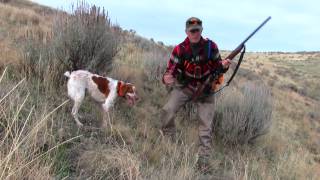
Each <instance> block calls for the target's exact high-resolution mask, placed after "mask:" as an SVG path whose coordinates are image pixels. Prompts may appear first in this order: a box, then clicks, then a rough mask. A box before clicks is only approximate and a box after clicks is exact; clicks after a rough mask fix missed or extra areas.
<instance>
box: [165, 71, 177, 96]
mask: <svg viewBox="0 0 320 180" xmlns="http://www.w3.org/2000/svg"><path fill="white" fill-rule="evenodd" d="M162 80H163V83H164V84H165V85H166V89H167V91H168V92H170V91H171V90H172V89H173V87H174V84H175V81H176V80H175V78H174V77H173V75H172V74H170V73H165V74H164V75H163V79H162Z"/></svg>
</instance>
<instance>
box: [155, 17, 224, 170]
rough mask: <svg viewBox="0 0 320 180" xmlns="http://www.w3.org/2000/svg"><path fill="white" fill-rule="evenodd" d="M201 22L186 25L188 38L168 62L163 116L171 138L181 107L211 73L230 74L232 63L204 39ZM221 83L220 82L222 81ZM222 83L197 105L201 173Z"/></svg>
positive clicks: (208, 89) (214, 85)
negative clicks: (216, 98) (168, 93)
mask: <svg viewBox="0 0 320 180" xmlns="http://www.w3.org/2000/svg"><path fill="white" fill-rule="evenodd" d="M202 30H203V28H202V21H201V20H200V19H199V18H196V17H191V18H189V19H188V20H187V21H186V29H185V32H186V34H187V38H186V39H185V40H184V41H183V42H182V43H180V44H179V45H177V46H176V47H175V48H174V49H173V52H172V54H171V57H170V59H169V61H168V66H167V69H166V72H165V73H164V75H163V79H162V80H163V83H164V84H165V85H166V86H167V87H169V88H170V89H172V91H171V92H170V98H169V101H168V102H167V104H165V105H164V107H163V108H162V112H161V120H162V132H163V134H164V135H166V136H170V137H171V138H172V137H174V136H175V122H174V116H175V114H176V113H177V111H178V110H179V108H180V107H181V106H183V105H184V104H185V103H186V102H188V101H190V100H191V99H192V96H193V94H194V93H195V91H196V90H197V88H198V87H199V84H202V83H203V82H204V81H205V80H206V79H207V78H208V77H209V76H211V75H212V73H213V72H214V71H216V70H221V72H223V73H225V72H226V71H227V70H228V67H229V64H230V60H228V59H226V60H222V59H221V57H220V54H219V50H218V47H217V45H216V44H215V43H214V42H213V41H211V40H209V39H204V38H203V37H202V36H201V33H202ZM220 79H221V78H220ZM218 83H221V82H217V81H215V82H213V83H212V84H211V85H210V86H208V87H205V90H204V92H203V93H202V94H201V96H200V97H199V98H198V99H197V101H195V103H196V104H197V106H198V114H199V117H200V119H199V140H200V144H199V152H198V153H199V159H198V165H199V168H200V169H206V168H207V167H208V164H207V161H208V156H209V154H210V148H211V140H212V122H213V115H214V95H213V92H214V89H216V88H217V84H218Z"/></svg>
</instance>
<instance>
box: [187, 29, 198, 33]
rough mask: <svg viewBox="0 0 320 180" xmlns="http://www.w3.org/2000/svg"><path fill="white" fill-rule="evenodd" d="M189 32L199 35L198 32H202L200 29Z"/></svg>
mask: <svg viewBox="0 0 320 180" xmlns="http://www.w3.org/2000/svg"><path fill="white" fill-rule="evenodd" d="M189 32H191V33H197V32H200V29H192V30H190V31H189Z"/></svg>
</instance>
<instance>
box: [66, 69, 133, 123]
mask: <svg viewBox="0 0 320 180" xmlns="http://www.w3.org/2000/svg"><path fill="white" fill-rule="evenodd" d="M64 75H65V76H67V77H68V78H69V80H68V84H67V86H68V96H69V97H70V98H71V99H72V100H73V101H74V105H73V108H72V112H71V113H72V115H73V117H74V119H75V121H76V123H77V125H78V126H83V124H82V123H81V122H80V121H79V115H78V110H79V108H80V105H81V102H82V101H83V99H84V96H85V91H86V90H87V91H88V92H89V94H90V95H91V97H92V98H93V99H94V100H95V101H97V102H98V103H101V107H102V109H103V111H104V112H103V124H104V126H106V125H107V121H106V113H107V112H108V111H109V109H110V107H111V106H112V105H113V103H114V101H115V99H116V98H117V97H124V98H125V99H126V100H127V103H128V104H129V105H131V106H132V105H134V103H135V102H136V100H137V99H138V97H137V94H136V88H135V86H133V85H132V84H130V83H125V82H123V81H118V80H115V79H112V78H109V77H103V76H99V75H97V74H92V73H90V72H89V71H85V70H77V71H73V72H71V73H70V72H69V71H67V72H65V73H64Z"/></svg>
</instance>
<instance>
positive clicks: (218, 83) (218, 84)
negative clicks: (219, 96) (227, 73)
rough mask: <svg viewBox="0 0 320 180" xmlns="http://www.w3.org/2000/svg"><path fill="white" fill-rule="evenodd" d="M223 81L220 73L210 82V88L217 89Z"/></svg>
mask: <svg viewBox="0 0 320 180" xmlns="http://www.w3.org/2000/svg"><path fill="white" fill-rule="evenodd" d="M223 82H224V76H223V74H220V75H219V76H218V78H217V79H216V80H214V81H213V82H212V83H211V90H212V91H216V90H218V88H219V87H220V86H221V85H222V84H223Z"/></svg>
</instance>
